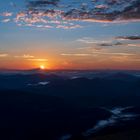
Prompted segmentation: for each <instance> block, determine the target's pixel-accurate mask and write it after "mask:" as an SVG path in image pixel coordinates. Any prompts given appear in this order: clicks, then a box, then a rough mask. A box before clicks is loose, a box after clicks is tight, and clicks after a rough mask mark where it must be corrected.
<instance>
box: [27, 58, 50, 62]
mask: <svg viewBox="0 0 140 140" xmlns="http://www.w3.org/2000/svg"><path fill="white" fill-rule="evenodd" d="M27 60H28V61H39V62H46V61H48V59H41V58H31V59H27Z"/></svg>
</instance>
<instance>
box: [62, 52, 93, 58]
mask: <svg viewBox="0 0 140 140" xmlns="http://www.w3.org/2000/svg"><path fill="white" fill-rule="evenodd" d="M61 55H62V56H80V57H86V56H90V55H91V54H88V53H62V54H61Z"/></svg>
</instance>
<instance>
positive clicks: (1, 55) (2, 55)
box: [0, 53, 8, 58]
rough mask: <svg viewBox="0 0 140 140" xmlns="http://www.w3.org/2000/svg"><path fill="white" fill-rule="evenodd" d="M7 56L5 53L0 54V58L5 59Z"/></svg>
mask: <svg viewBox="0 0 140 140" xmlns="http://www.w3.org/2000/svg"><path fill="white" fill-rule="evenodd" d="M7 56H8V54H7V53H0V57H1V58H2V57H7Z"/></svg>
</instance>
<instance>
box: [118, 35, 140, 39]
mask: <svg viewBox="0 0 140 140" xmlns="http://www.w3.org/2000/svg"><path fill="white" fill-rule="evenodd" d="M116 39H119V40H140V36H139V35H135V36H118V37H116Z"/></svg>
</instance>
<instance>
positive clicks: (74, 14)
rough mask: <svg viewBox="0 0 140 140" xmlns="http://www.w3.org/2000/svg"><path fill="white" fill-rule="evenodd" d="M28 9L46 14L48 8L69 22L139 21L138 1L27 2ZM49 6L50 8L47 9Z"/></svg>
mask: <svg viewBox="0 0 140 140" xmlns="http://www.w3.org/2000/svg"><path fill="white" fill-rule="evenodd" d="M27 5H28V7H29V8H30V9H34V10H37V9H39V10H43V11H45V10H46V12H47V11H48V9H49V8H50V9H51V10H52V9H53V10H55V8H56V6H57V10H61V11H63V12H61V17H62V18H65V19H71V20H74V19H75V20H89V21H101V22H103V21H104V22H106V21H108V22H109V21H110V22H111V21H115V20H138V19H140V1H139V0H131V1H130V0H104V1H103V0H98V1H97V0H87V1H83V2H81V1H74V0H71V1H67V2H65V1H64V0H29V1H28V4H27ZM50 5H51V7H49V6H50Z"/></svg>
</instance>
